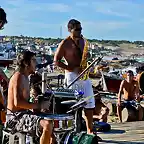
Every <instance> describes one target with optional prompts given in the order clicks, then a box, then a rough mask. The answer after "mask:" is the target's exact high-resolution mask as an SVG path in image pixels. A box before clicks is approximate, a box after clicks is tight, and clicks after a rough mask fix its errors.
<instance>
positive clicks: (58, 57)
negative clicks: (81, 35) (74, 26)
mask: <svg viewBox="0 0 144 144" xmlns="http://www.w3.org/2000/svg"><path fill="white" fill-rule="evenodd" d="M65 43H66V42H65V41H64V40H63V41H62V42H61V43H60V44H59V46H58V48H57V51H56V53H55V56H54V63H55V65H57V66H58V67H60V68H63V69H65V70H73V69H72V68H71V66H68V65H66V64H64V63H63V62H62V58H63V57H64V48H65V45H66V44H65Z"/></svg>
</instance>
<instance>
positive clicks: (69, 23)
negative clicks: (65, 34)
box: [67, 19, 81, 29]
mask: <svg viewBox="0 0 144 144" xmlns="http://www.w3.org/2000/svg"><path fill="white" fill-rule="evenodd" d="M80 24H81V23H80V22H79V21H78V20H76V19H71V20H70V21H69V22H68V25H67V27H68V29H73V28H74V27H75V26H76V25H80Z"/></svg>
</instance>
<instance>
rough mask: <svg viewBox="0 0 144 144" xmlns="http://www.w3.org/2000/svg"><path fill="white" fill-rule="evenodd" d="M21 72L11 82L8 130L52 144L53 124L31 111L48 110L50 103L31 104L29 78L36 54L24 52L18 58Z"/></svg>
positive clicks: (7, 117) (16, 73) (41, 143)
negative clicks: (26, 134)
mask: <svg viewBox="0 0 144 144" xmlns="http://www.w3.org/2000/svg"><path fill="white" fill-rule="evenodd" d="M17 63H18V66H19V70H18V71H17V72H15V73H14V75H13V76H12V77H11V79H10V82H9V88H8V104H7V116H6V128H7V129H8V130H10V132H12V133H15V132H26V133H29V134H31V135H33V136H35V135H37V136H40V144H46V143H47V144H50V140H51V135H52V123H51V122H50V121H48V120H44V119H43V118H41V117H40V116H37V115H34V114H33V113H32V112H31V111H30V109H46V108H47V105H48V103H47V102H42V103H41V104H39V103H29V102H28V100H29V97H30V89H29V79H28V76H29V75H30V74H31V73H33V72H34V71H35V65H36V57H35V53H33V52H30V51H24V52H23V53H22V54H20V55H19V56H18V59H17Z"/></svg>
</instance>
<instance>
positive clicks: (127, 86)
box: [117, 70, 143, 122]
mask: <svg viewBox="0 0 144 144" xmlns="http://www.w3.org/2000/svg"><path fill="white" fill-rule="evenodd" d="M126 74H127V78H126V79H125V80H123V81H122V82H121V85H120V89H119V93H118V105H117V113H118V117H119V120H120V122H122V114H121V112H122V109H123V108H124V107H127V106H129V105H130V106H136V105H137V103H136V102H139V101H140V95H139V87H138V82H137V81H135V80H134V74H133V72H132V71H131V70H129V71H127V73H126ZM122 93H123V99H124V102H122V101H121V100H122V98H121V94H122ZM133 100H134V101H135V102H134V101H133ZM137 106H138V119H139V120H142V112H143V111H142V108H141V106H140V105H137Z"/></svg>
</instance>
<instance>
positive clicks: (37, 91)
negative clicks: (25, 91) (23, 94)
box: [31, 85, 42, 95]
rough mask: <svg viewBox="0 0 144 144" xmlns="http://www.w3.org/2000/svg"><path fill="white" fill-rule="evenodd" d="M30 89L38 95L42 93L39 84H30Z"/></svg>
mask: <svg viewBox="0 0 144 144" xmlns="http://www.w3.org/2000/svg"><path fill="white" fill-rule="evenodd" d="M31 89H34V90H35V91H36V93H37V94H38V95H40V94H42V92H41V89H40V87H39V86H34V85H32V86H31Z"/></svg>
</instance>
